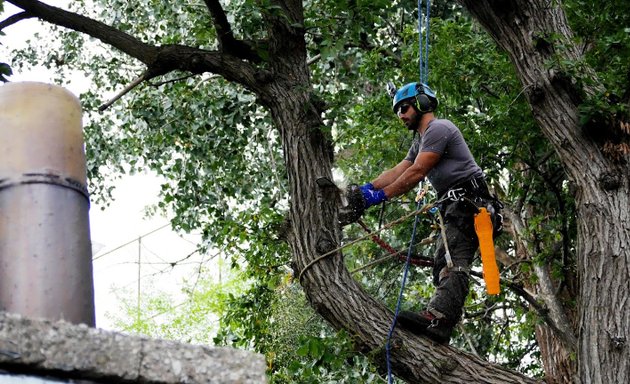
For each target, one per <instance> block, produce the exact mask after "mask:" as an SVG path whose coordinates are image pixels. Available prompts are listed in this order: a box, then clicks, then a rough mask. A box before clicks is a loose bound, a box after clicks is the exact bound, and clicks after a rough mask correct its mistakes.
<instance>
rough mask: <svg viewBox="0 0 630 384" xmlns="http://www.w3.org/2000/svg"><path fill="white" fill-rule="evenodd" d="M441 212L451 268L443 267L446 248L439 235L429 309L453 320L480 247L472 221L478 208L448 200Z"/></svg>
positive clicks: (465, 202) (465, 292)
mask: <svg viewBox="0 0 630 384" xmlns="http://www.w3.org/2000/svg"><path fill="white" fill-rule="evenodd" d="M440 212H441V214H442V217H443V218H444V226H445V230H446V239H447V243H448V249H449V251H450V255H451V259H452V260H453V267H452V268H447V267H446V258H445V253H446V249H445V247H444V241H443V238H442V236H441V235H440V237H439V238H438V248H437V250H436V252H435V255H434V265H433V284H434V285H436V287H437V288H436V290H435V293H434V295H433V297H432V298H431V300H430V301H429V305H428V309H429V310H434V311H438V312H439V313H441V314H443V315H444V316H445V317H446V318H447V319H449V320H451V321H453V323H455V322H457V321H459V319H460V317H461V315H462V308H463V307H464V302H465V300H466V296H467V295H468V290H469V280H470V278H469V271H470V265H471V264H472V262H473V258H474V256H475V252H476V251H477V249H478V248H479V240H478V238H477V234H476V233H475V224H474V215H475V213H476V212H477V209H476V207H475V206H474V205H472V204H471V203H470V202H467V201H447V202H445V204H444V205H443V206H442V208H441V210H440Z"/></svg>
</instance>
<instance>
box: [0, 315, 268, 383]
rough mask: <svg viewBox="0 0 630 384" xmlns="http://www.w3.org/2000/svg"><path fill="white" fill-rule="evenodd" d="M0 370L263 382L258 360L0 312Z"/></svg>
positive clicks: (110, 378)
mask: <svg viewBox="0 0 630 384" xmlns="http://www.w3.org/2000/svg"><path fill="white" fill-rule="evenodd" d="M0 369H3V370H5V371H7V372H11V371H19V372H20V373H25V372H37V373H39V374H46V375H50V376H54V377H58V378H62V379H63V378H72V379H78V380H94V381H96V382H108V383H121V384H124V383H131V382H135V383H137V382H140V383H155V384H162V383H163V384H175V383H191V384H192V383H210V384H215V383H216V384H223V383H238V384H250V383H252V384H253V383H255V384H258V383H266V382H267V379H266V375H265V369H266V365H265V360H264V357H263V356H262V355H259V354H255V353H251V352H247V351H241V350H237V349H232V348H220V347H207V346H201V345H188V344H183V343H178V342H173V341H166V340H154V339H149V338H144V337H137V336H127V335H123V334H121V333H116V332H110V331H105V330H102V329H97V328H90V327H87V326H85V325H74V324H70V323H67V322H64V321H59V322H53V321H49V320H41V319H37V320H35V319H28V318H25V317H22V316H20V315H15V314H9V313H6V312H0Z"/></svg>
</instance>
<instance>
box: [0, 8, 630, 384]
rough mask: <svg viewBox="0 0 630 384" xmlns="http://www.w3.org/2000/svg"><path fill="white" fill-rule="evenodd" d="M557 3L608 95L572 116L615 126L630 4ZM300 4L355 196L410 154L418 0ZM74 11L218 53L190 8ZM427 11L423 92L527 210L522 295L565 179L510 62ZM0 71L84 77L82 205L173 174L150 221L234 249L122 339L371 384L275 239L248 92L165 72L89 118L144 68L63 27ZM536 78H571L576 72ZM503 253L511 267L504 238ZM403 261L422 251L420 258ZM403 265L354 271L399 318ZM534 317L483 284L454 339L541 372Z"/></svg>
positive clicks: (356, 260) (416, 297) (387, 212)
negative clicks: (171, 342) (230, 350)
mask: <svg viewBox="0 0 630 384" xmlns="http://www.w3.org/2000/svg"><path fill="white" fill-rule="evenodd" d="M1 4H2V3H1V2H0V5H1ZM565 4H566V9H567V12H568V15H569V17H570V19H571V23H572V25H573V27H574V29H575V33H576V39H577V40H578V41H580V42H582V43H583V44H584V46H585V50H587V51H588V55H587V61H588V64H589V65H592V66H593V67H594V68H595V69H596V70H597V74H598V76H599V78H600V80H601V81H602V82H603V83H604V84H605V85H606V89H604V90H602V92H601V94H598V95H594V96H593V97H592V98H590V99H588V101H587V102H586V103H585V105H584V107H583V111H584V114H585V116H587V117H588V116H592V115H593V114H595V113H602V114H604V115H605V116H604V117H606V116H612V115H614V116H618V115H619V114H624V113H626V112H627V104H624V103H623V101H626V102H627V99H628V98H629V97H630V87H629V85H628V84H629V82H630V81H629V79H630V77H629V76H630V64H629V63H630V60H628V59H629V57H630V37H629V36H630V28H629V27H628V26H630V4H629V3H628V2H627V1H621V0H617V1H610V2H605V3H602V2H599V3H593V2H586V1H579V0H571V1H566V2H565ZM224 6H225V9H226V12H227V13H228V15H229V17H230V22H231V23H232V25H233V29H234V32H235V34H236V36H237V37H238V38H249V39H251V38H257V37H263V36H264V29H263V26H262V19H261V9H262V8H264V7H266V6H269V4H267V2H266V1H252V0H236V1H230V2H229V3H228V4H224ZM304 6H305V20H306V21H305V23H306V25H305V27H306V38H307V42H308V49H309V56H310V57H312V58H315V59H314V60H313V63H312V64H311V67H310V69H311V75H312V76H311V81H312V87H313V89H314V91H315V92H316V93H317V94H318V96H319V97H320V98H321V99H322V100H323V101H325V103H326V105H327V108H326V111H325V113H324V115H323V117H324V121H325V124H326V126H325V129H329V130H330V133H331V134H332V137H333V139H334V145H335V159H336V162H335V167H336V168H337V171H338V173H339V174H342V175H343V177H344V178H345V179H346V181H348V182H356V183H363V182H366V181H369V180H371V179H373V178H374V177H376V176H377V175H378V174H379V173H380V172H381V171H382V170H384V169H386V168H389V167H391V166H393V165H395V164H396V163H397V162H398V161H400V159H402V158H403V156H404V155H405V154H406V151H407V148H408V146H409V145H410V143H411V137H410V135H409V134H408V132H407V131H406V130H405V129H404V128H403V127H402V125H401V124H400V123H399V122H398V121H397V120H396V118H395V116H394V115H393V113H392V111H391V104H390V103H391V100H390V99H389V96H387V94H386V92H385V84H386V82H387V81H393V82H394V83H396V84H397V85H399V86H400V85H402V84H404V83H405V82H410V81H416V80H417V79H418V31H417V19H416V17H417V15H416V9H415V7H416V3H415V2H409V1H401V0H397V1H384V0H379V1H365V0H354V1H348V2H338V1H333V0H308V1H305V2H304ZM71 7H72V8H73V9H75V10H78V11H79V13H82V14H86V15H88V16H91V17H94V18H97V19H99V20H102V21H104V22H106V23H108V24H111V25H113V26H115V27H117V28H120V29H121V30H123V31H126V32H128V33H130V34H133V35H135V36H137V37H139V38H140V39H142V40H144V41H146V42H149V43H155V44H169V43H177V44H188V45H192V46H198V47H201V48H207V49H213V48H216V32H215V31H214V29H213V27H212V23H211V19H210V18H209V17H208V15H207V11H206V9H205V6H204V4H203V3H202V2H164V1H154V0H144V1H136V2H127V1H121V0H94V1H87V0H81V1H75V2H72V3H71ZM432 16H433V17H432V19H431V36H430V43H431V45H430V65H429V78H428V83H429V84H430V86H431V87H432V88H434V89H435V90H436V91H437V95H438V99H439V100H440V107H439V109H438V114H439V115H440V116H441V117H445V118H448V119H451V120H452V121H454V122H455V123H456V124H457V125H458V126H459V127H460V128H461V130H462V132H463V133H464V136H465V137H466V139H467V141H468V144H469V146H470V147H471V150H472V152H473V153H474V154H475V156H476V158H477V161H478V163H479V164H480V165H481V166H482V168H483V169H484V171H485V172H486V173H487V175H488V178H489V180H490V182H491V184H492V185H493V187H494V188H495V191H496V192H497V193H498V195H499V196H500V197H501V198H502V200H503V201H504V202H505V203H506V205H507V206H508V208H515V207H519V208H520V209H521V210H520V211H518V212H516V213H518V214H522V212H526V223H527V228H526V234H527V239H526V241H527V244H528V249H529V251H530V254H531V255H533V257H531V258H529V259H526V260H518V263H517V264H516V265H513V266H510V267H509V268H508V267H505V268H504V270H503V271H502V273H503V278H504V279H507V280H511V281H514V282H517V283H519V284H522V285H528V284H535V280H534V279H533V277H532V274H531V273H530V271H531V267H532V265H534V263H544V264H547V265H552V266H553V267H554V268H555V269H554V270H555V273H554V277H555V278H556V279H558V281H564V280H567V281H566V284H567V286H570V285H571V284H572V283H571V281H570V279H572V277H574V276H573V274H572V272H573V253H574V247H575V222H574V221H575V216H576V215H575V210H574V207H573V196H572V191H571V183H570V182H569V181H568V180H566V178H565V175H564V172H563V170H562V168H561V166H560V164H559V162H558V161H557V159H556V158H555V156H554V154H553V152H552V150H551V148H550V146H549V144H548V143H547V141H546V140H545V138H544V137H542V136H541V134H540V132H539V130H538V129H537V127H536V125H535V123H534V120H533V119H532V116H531V114H530V110H529V107H528V105H527V104H526V102H525V99H524V97H523V92H524V90H523V89H522V88H521V85H520V84H519V82H518V81H517V79H516V76H515V74H514V72H513V69H512V67H511V64H510V62H509V61H508V59H507V57H506V56H505V55H504V54H503V52H501V51H499V50H498V49H497V48H496V47H495V45H494V43H493V42H492V41H491V40H490V38H489V37H488V36H487V35H486V34H485V33H484V32H483V31H481V30H480V28H479V27H478V26H477V25H475V24H474V23H472V22H471V20H470V18H469V17H468V16H467V15H466V14H465V13H464V12H463V11H462V10H461V9H460V8H459V7H458V6H457V5H454V4H453V2H446V1H434V2H433V8H432ZM546 38H553V37H546ZM6 39H7V37H6V36H2V41H6ZM86 48H89V49H86ZM261 53H263V54H264V52H261ZM3 59H4V60H5V61H7V62H8V64H4V63H0V75H2V76H10V74H11V69H13V71H21V70H23V69H25V68H27V67H28V66H31V65H34V64H40V65H44V66H46V67H49V68H55V69H56V70H58V73H59V75H58V81H59V83H61V84H63V83H64V82H65V81H66V79H68V78H69V75H70V73H74V72H76V71H78V72H79V73H82V74H84V75H85V76H86V77H87V78H89V79H90V80H91V81H92V83H93V87H92V89H91V90H90V91H89V92H86V93H84V94H82V95H80V97H81V101H82V103H83V105H84V108H85V110H86V112H87V116H86V117H87V119H86V120H87V121H88V122H89V124H88V125H87V126H86V127H85V129H86V141H87V142H86V148H87V153H88V161H89V163H88V166H89V179H90V188H91V193H92V196H93V198H95V199H98V200H101V201H107V200H108V199H110V198H111V188H112V185H113V181H114V180H115V179H116V178H117V176H119V175H121V174H123V173H134V172H136V171H138V170H141V169H145V168H148V169H151V170H152V171H154V172H156V173H157V174H159V175H161V176H163V177H164V178H165V179H166V180H168V181H167V182H166V183H165V184H164V185H163V186H162V190H161V203H160V205H159V207H158V208H159V209H161V210H164V211H169V212H172V214H173V215H174V218H173V225H174V227H175V228H176V229H177V230H181V231H193V230H196V231H201V232H202V234H203V243H202V244H200V248H201V249H200V250H201V252H205V251H208V250H210V249H221V250H223V252H224V253H226V254H228V255H229V258H228V265H229V268H231V270H232V272H231V274H230V275H229V278H228V279H227V280H224V281H222V282H221V283H218V282H216V281H214V280H213V279H212V278H209V277H208V278H206V279H204V278H202V279H201V280H200V282H198V283H195V284H194V289H193V284H192V283H190V282H189V283H187V284H184V287H183V290H184V292H186V293H187V294H188V295H189V301H188V302H187V303H186V304H185V305H183V306H179V307H175V306H174V305H173V303H172V301H171V299H170V298H168V297H163V296H161V295H154V296H150V297H148V298H147V300H145V301H144V302H145V306H144V308H143V309H142V313H140V314H138V313H137V310H136V309H135V307H134V305H133V303H127V304H126V305H125V308H126V309H127V313H128V315H127V316H125V317H123V318H120V319H118V321H119V325H120V327H121V329H124V330H126V331H129V332H138V333H143V334H147V335H152V336H157V337H165V338H172V339H177V340H182V341H187V342H198V343H216V344H219V345H230V346H235V347H239V348H248V349H251V350H254V351H257V352H260V353H263V354H265V356H266V357H267V360H268V366H269V375H270V380H271V382H272V383H298V382H299V383H308V382H312V383H322V382H327V383H353V382H364V383H370V382H382V381H383V380H382V377H381V376H379V374H378V373H377V368H376V366H375V365H373V364H372V363H371V362H370V359H369V357H366V356H365V355H362V354H360V353H359V351H357V350H355V346H354V345H353V342H352V337H351V335H346V334H342V333H339V332H336V331H334V330H333V329H332V328H330V327H329V326H328V325H326V324H325V323H323V322H322V320H321V319H320V318H318V317H317V315H316V314H315V313H314V312H313V310H312V309H311V308H310V307H309V305H308V303H307V302H306V300H305V297H304V295H303V293H302V291H301V289H300V287H299V285H298V284H297V282H296V281H295V280H294V278H293V276H292V270H291V265H290V262H291V260H290V254H289V251H288V248H287V246H286V244H285V243H284V242H283V241H282V238H283V227H284V223H283V220H284V218H283V217H284V214H285V213H286V211H287V209H288V204H289V202H288V195H287V185H286V172H285V169H284V165H283V159H282V149H281V148H280V143H279V139H278V134H277V132H276V131H275V130H274V129H273V127H272V126H271V122H270V118H269V116H268V114H267V111H265V110H264V109H262V108H261V107H260V106H259V105H258V104H257V100H256V98H255V97H254V96H253V95H251V94H250V93H248V92H247V91H246V90H244V89H242V88H241V87H239V86H237V85H234V84H230V83H228V82H226V81H224V80H223V79H221V78H219V77H216V76H213V75H211V74H205V75H202V76H196V77H189V76H187V75H186V74H181V73H180V74H178V73H175V74H169V75H167V76H164V78H162V79H159V81H158V80H153V81H152V82H151V83H150V84H145V85H143V86H141V87H139V88H137V89H135V90H134V91H132V92H131V93H130V94H129V95H127V96H125V97H124V98H123V99H122V100H120V101H119V102H117V103H116V104H115V105H114V107H112V108H110V109H108V110H107V111H106V112H105V113H100V112H98V111H97V110H98V107H99V106H100V105H102V104H103V103H105V102H106V101H107V99H108V97H110V96H111V94H112V93H114V92H116V91H118V90H120V89H122V88H123V87H124V86H126V85H127V84H128V83H129V82H130V81H131V80H132V79H133V78H134V77H136V76H137V75H138V74H139V73H140V72H141V71H142V67H141V66H140V64H139V63H137V62H134V61H133V60H129V59H128V58H127V57H125V56H123V55H121V54H120V53H118V52H116V51H112V50H111V49H109V48H107V47H104V46H101V45H99V44H98V43H97V42H94V41H90V39H89V38H87V37H85V36H82V35H79V34H78V33H76V32H68V31H66V30H63V29H60V28H52V29H51V32H50V33H49V34H47V37H46V38H44V36H35V37H34V38H33V39H32V41H31V46H30V48H29V49H26V50H23V51H20V52H14V53H13V55H12V57H11V58H10V60H9V58H3ZM9 64H10V66H9ZM549 65H550V66H554V65H560V66H562V67H563V68H564V69H567V68H568V69H573V70H576V71H577V70H578V69H579V66H580V63H549ZM584 81H588V79H584ZM601 111H604V112H601ZM607 114H608V115H607ZM413 209H414V203H413V196H412V195H410V196H404V197H402V198H401V199H398V200H396V201H393V202H391V203H388V204H387V206H386V207H385V208H384V209H383V210H379V209H372V210H371V211H369V212H368V213H367V214H366V217H365V220H366V223H367V224H368V226H370V227H371V228H377V227H379V226H380V225H382V223H383V222H388V221H391V220H394V219H396V218H398V217H400V216H402V215H404V214H405V213H408V212H410V211H411V210H413ZM430 232H431V220H430V218H428V217H427V218H423V219H422V222H421V230H420V234H419V235H418V237H417V240H420V239H422V238H424V237H427V236H429V234H430ZM345 235H346V237H347V239H352V238H356V237H358V236H360V235H362V232H361V231H360V229H359V228H356V227H351V228H348V229H347V230H346V232H345ZM410 235H411V222H408V223H407V224H406V225H403V226H399V227H396V228H395V229H394V230H391V231H387V232H385V233H383V234H382V236H383V237H384V238H385V239H386V240H387V241H388V242H389V243H390V244H392V245H393V246H394V247H395V248H399V249H404V248H405V247H406V246H407V244H408V242H409V239H410ZM499 242H500V244H501V246H502V247H503V248H504V249H505V250H506V252H507V254H508V255H511V256H514V254H515V244H514V242H513V240H512V237H510V236H509V235H506V236H503V237H502V238H501V239H499ZM556 244H559V245H558V246H555V245H556ZM414 250H415V252H416V253H417V254H419V255H422V256H431V254H432V249H431V248H430V247H416V248H415V249H414ZM383 255H384V252H383V251H382V250H381V249H379V248H378V247H377V246H376V245H375V244H373V243H371V242H362V243H359V244H358V245H356V246H353V247H350V248H348V249H346V250H345V260H346V263H347V266H348V268H349V269H350V270H353V269H355V268H358V267H360V266H362V265H364V264H366V263H368V262H370V261H372V260H374V259H376V258H378V257H381V256H383ZM402 267H403V264H402V263H401V262H396V261H389V262H386V263H381V264H378V265H376V266H374V267H372V268H370V269H366V270H362V271H360V272H357V273H356V274H355V276H356V278H357V281H359V282H361V284H363V286H364V287H365V288H366V289H367V290H368V291H369V292H370V293H372V294H373V295H374V296H376V297H377V298H379V299H380V300H383V301H384V302H385V303H386V304H387V305H388V306H389V307H390V308H392V309H393V308H394V306H395V303H396V297H397V294H398V289H399V286H400V277H401V272H402ZM208 275H209V274H208ZM430 281H431V277H430V271H428V270H427V269H424V268H417V267H413V268H412V271H411V275H410V277H409V283H408V286H407V289H406V291H405V296H404V304H403V305H404V308H405V309H412V310H417V309H420V308H422V307H423V304H424V303H425V302H426V300H427V299H428V297H430V294H431V292H432V290H433V288H432V285H431V283H430ZM124 296H125V295H124V293H122V294H121V297H124ZM123 304H125V303H123ZM568 305H574V304H573V303H570V302H569V303H568ZM156 313H160V314H162V313H168V315H167V317H166V319H167V320H164V319H165V318H164V317H163V316H161V317H160V319H162V320H159V321H157V320H156V318H155V317H153V315H155V314H156ZM540 321H541V320H540V318H539V317H538V316H537V315H536V314H535V313H534V312H532V311H531V310H530V309H529V306H528V305H527V303H525V302H524V300H523V299H522V298H520V297H518V296H515V295H514V294H512V293H511V292H510V291H506V290H504V291H503V293H502V294H501V295H500V296H498V297H488V296H486V295H485V293H484V292H483V284H482V283H481V284H480V283H479V282H476V283H474V284H473V290H472V293H471V295H470V296H469V298H468V301H467V306H466V318H465V320H464V321H463V323H462V326H461V328H459V329H458V332H457V335H456V337H455V339H454V340H453V342H452V343H453V344H454V345H456V346H457V347H460V348H464V349H468V350H473V351H475V352H476V353H477V354H479V355H480V356H482V357H484V358H487V359H489V360H492V361H497V362H500V363H503V364H505V365H506V366H508V367H510V368H514V369H517V370H519V371H521V372H524V373H526V374H529V375H541V374H542V368H541V364H540V361H539V359H538V357H539V350H538V347H537V345H536V342H535V340H534V339H533V334H534V332H533V330H534V326H535V325H536V324H537V323H539V322H540Z"/></svg>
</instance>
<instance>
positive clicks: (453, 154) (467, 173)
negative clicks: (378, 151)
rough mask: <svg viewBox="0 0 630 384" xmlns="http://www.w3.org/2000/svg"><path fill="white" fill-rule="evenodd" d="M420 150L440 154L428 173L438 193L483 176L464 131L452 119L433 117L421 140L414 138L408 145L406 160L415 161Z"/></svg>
mask: <svg viewBox="0 0 630 384" xmlns="http://www.w3.org/2000/svg"><path fill="white" fill-rule="evenodd" d="M420 152H435V153H438V154H440V155H441V156H440V160H439V161H438V163H437V164H436V165H435V166H434V167H433V169H431V170H430V171H429V174H428V175H427V177H428V178H429V181H430V182H431V184H432V185H433V187H434V188H435V189H436V190H437V191H438V193H439V194H442V193H444V192H446V191H448V190H449V189H450V188H451V187H453V186H455V185H456V184H458V183H461V182H463V181H467V180H470V179H471V178H477V177H481V176H483V171H482V170H481V168H480V167H479V166H478V165H477V163H476V162H475V159H474V158H473V155H472V153H471V152H470V149H468V145H467V144H466V141H464V137H463V136H462V133H461V132H460V130H459V129H458V128H457V127H456V126H455V124H453V123H452V122H451V121H450V120H446V119H435V120H431V121H430V122H429V125H428V127H427V129H426V130H425V131H424V134H423V135H422V136H420V140H415V141H414V142H413V144H412V145H411V148H409V152H408V153H407V157H405V160H408V161H411V162H412V163H413V162H414V161H415V160H416V157H417V156H418V153H420Z"/></svg>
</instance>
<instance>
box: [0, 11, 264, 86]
mask: <svg viewBox="0 0 630 384" xmlns="http://www.w3.org/2000/svg"><path fill="white" fill-rule="evenodd" d="M7 1H9V2H10V3H12V4H14V5H15V6H17V7H20V8H22V9H23V10H25V11H26V12H28V13H30V14H32V15H33V16H35V17H38V18H39V19H41V20H43V21H46V22H49V23H52V24H56V25H59V26H62V27H66V28H69V29H72V30H75V31H78V32H82V33H85V34H87V35H89V36H92V37H94V38H96V39H99V40H101V41H102V42H104V43H106V44H108V45H111V46H112V47H114V48H116V49H118V50H120V51H122V52H123V53H126V54H127V55H129V56H131V57H133V58H135V59H138V60H140V61H141V62H142V63H144V64H145V65H146V66H147V75H146V76H145V78H144V80H150V79H152V78H154V77H156V76H160V75H164V74H166V73H169V72H172V71H175V70H182V71H187V72H191V73H203V72H212V73H216V74H219V75H222V76H223V77H225V78H226V79H227V80H229V81H233V82H236V83H239V84H242V85H244V86H245V87H247V88H248V89H250V90H251V91H253V92H254V93H256V94H258V95H263V96H264V91H263V90H264V86H265V79H266V76H265V74H264V73H263V72H260V71H258V70H257V68H256V67H254V66H252V65H251V64H250V63H247V62H246V61H243V60H240V59H239V58H238V57H235V56H233V55H230V54H223V53H220V52H216V51H207V50H203V49H199V48H194V47H187V46H182V45H166V46H162V47H156V46H152V45H150V44H146V43H144V42H142V41H140V40H138V39H137V38H135V37H134V36H131V35H129V34H127V33H124V32H122V31H120V30H118V29H116V28H114V27H111V26H109V25H106V24H104V23H101V22H100V21H96V20H93V19H90V18H88V17H85V16H82V15H78V14H76V13H73V12H68V11H65V10H63V9H60V8H57V7H52V6H50V5H46V4H44V3H41V2H39V1H33V0H7Z"/></svg>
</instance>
